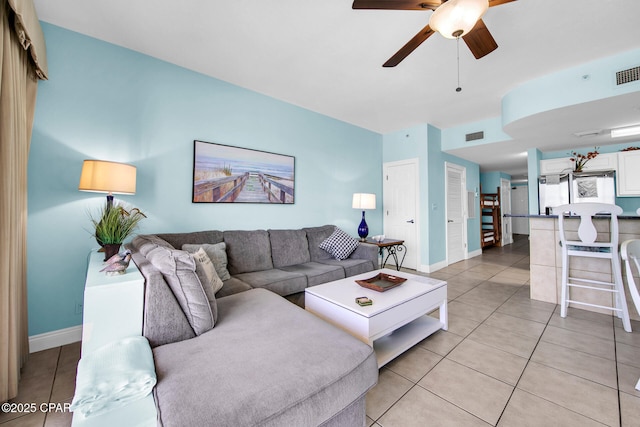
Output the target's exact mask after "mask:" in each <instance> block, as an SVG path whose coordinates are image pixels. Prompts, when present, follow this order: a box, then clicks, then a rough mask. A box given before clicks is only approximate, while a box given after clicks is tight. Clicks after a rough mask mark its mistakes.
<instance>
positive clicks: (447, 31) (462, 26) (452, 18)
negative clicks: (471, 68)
mask: <svg viewBox="0 0 640 427" xmlns="http://www.w3.org/2000/svg"><path fill="white" fill-rule="evenodd" d="M488 8H489V0H449V1H448V2H446V3H443V4H442V5H441V6H439V7H438V8H437V9H436V10H435V12H433V14H432V15H431V19H430V20H429V26H430V27H431V29H433V30H434V31H437V32H439V33H440V34H442V36H443V37H446V38H448V39H455V38H456V37H462V36H464V35H465V34H467V33H468V32H469V31H471V30H472V29H473V27H474V26H475V25H476V23H477V22H478V20H479V19H480V18H482V16H483V15H484V14H485V12H486V11H487V9H488ZM460 31H462V32H460Z"/></svg>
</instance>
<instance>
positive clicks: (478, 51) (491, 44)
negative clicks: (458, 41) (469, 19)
mask: <svg viewBox="0 0 640 427" xmlns="http://www.w3.org/2000/svg"><path fill="white" fill-rule="evenodd" d="M462 39H463V40H464V42H465V43H466V44H467V46H468V47H469V50H471V53H473V56H475V57H476V59H480V58H482V57H483V56H485V55H488V54H490V53H491V52H493V51H494V50H496V49H497V48H498V43H496V41H495V40H494V39H493V36H492V35H491V33H490V32H489V29H488V28H487V26H486V25H484V21H483V20H482V19H479V20H478V22H477V23H476V25H475V27H473V29H472V30H471V31H469V33H468V34H467V35H465V36H462Z"/></svg>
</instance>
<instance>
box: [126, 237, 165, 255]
mask: <svg viewBox="0 0 640 427" xmlns="http://www.w3.org/2000/svg"><path fill="white" fill-rule="evenodd" d="M158 246H162V247H163V248H169V249H173V248H172V246H171V245H170V244H169V243H168V242H167V241H166V240H164V239H161V238H160V237H158V236H156V235H153V234H139V235H137V236H135V237H134V238H133V240H132V241H131V247H132V248H133V250H134V251H138V252H140V253H141V254H142V255H144V256H147V254H148V253H149V252H151V251H152V250H153V249H155V248H157V247H158Z"/></svg>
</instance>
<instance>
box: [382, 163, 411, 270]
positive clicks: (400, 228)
mask: <svg viewBox="0 0 640 427" xmlns="http://www.w3.org/2000/svg"><path fill="white" fill-rule="evenodd" d="M383 181H384V182H383V184H382V191H383V205H384V206H383V209H384V235H385V236H386V238H391V239H400V240H404V245H405V246H406V250H407V255H406V257H405V259H404V263H403V264H402V266H403V267H406V268H411V269H414V270H415V269H417V266H418V265H419V259H420V258H419V254H420V247H419V246H420V245H419V239H418V235H419V233H420V225H419V223H418V217H419V212H418V194H419V193H418V159H409V160H403V161H400V162H390V163H385V164H384V165H383Z"/></svg>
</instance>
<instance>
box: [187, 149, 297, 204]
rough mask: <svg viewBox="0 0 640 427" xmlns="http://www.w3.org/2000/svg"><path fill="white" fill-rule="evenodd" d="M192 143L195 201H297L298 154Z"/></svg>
mask: <svg viewBox="0 0 640 427" xmlns="http://www.w3.org/2000/svg"><path fill="white" fill-rule="evenodd" d="M193 143H194V146H193V199H192V201H193V203H276V204H292V203H293V202H294V181H295V179H294V178H295V157H293V156H286V155H283V154H275V153H269V152H266V151H259V150H251V149H248V148H240V147H232V146H229V145H222V144H216V143H212V142H205V141H198V140H196V141H193Z"/></svg>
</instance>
